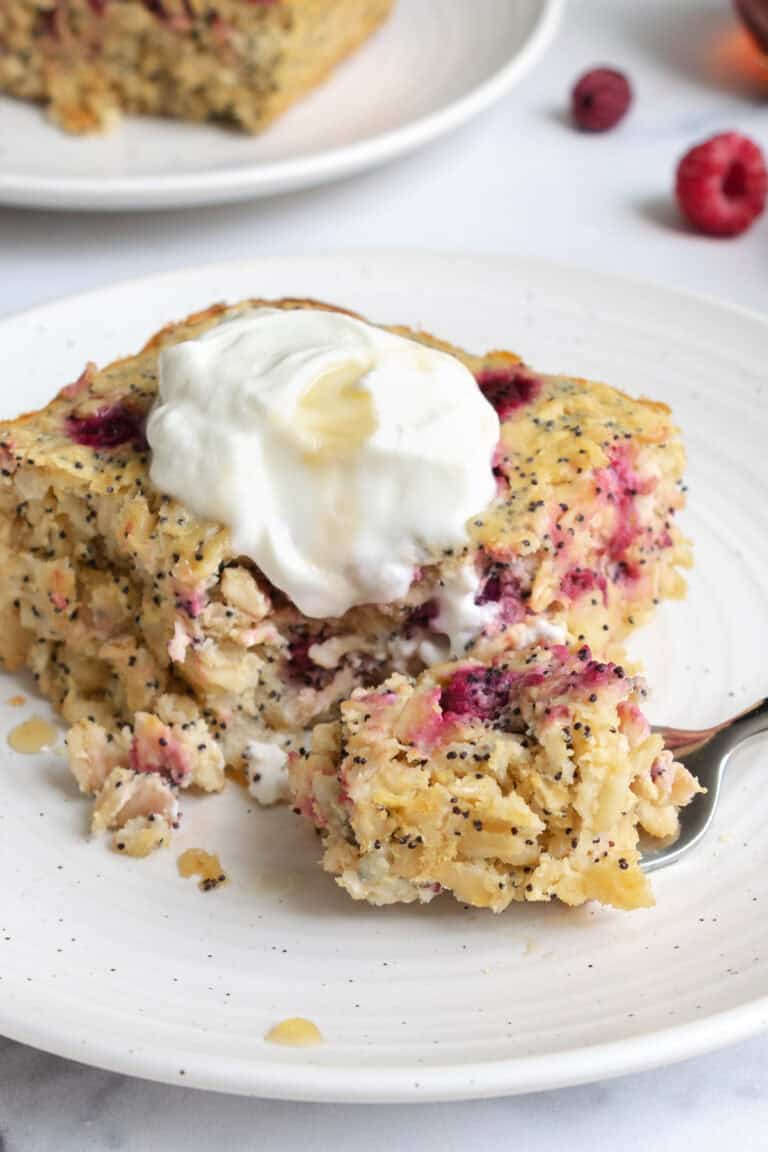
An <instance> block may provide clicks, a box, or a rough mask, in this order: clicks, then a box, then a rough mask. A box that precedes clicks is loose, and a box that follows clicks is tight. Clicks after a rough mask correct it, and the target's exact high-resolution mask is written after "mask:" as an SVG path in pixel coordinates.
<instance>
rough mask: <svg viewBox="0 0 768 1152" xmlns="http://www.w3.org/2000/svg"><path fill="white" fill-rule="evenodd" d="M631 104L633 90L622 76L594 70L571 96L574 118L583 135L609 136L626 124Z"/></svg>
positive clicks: (582, 79)
mask: <svg viewBox="0 0 768 1152" xmlns="http://www.w3.org/2000/svg"><path fill="white" fill-rule="evenodd" d="M631 103H632V89H631V87H630V84H629V80H628V79H627V77H626V76H625V75H624V73H623V72H617V71H616V69H615V68H593V69H592V71H591V72H585V74H584V75H583V76H582V77H581V79H580V80H579V81H578V83H577V84H576V85H575V87H574V89H573V92H572V93H571V116H572V117H573V122H574V124H575V125H576V127H577V128H580V129H581V131H582V132H608V131H609V130H610V129H611V128H615V127H616V125H617V124H618V123H619V121H620V120H623V119H624V117H625V116H626V114H627V110H628V108H629V106H630V104H631Z"/></svg>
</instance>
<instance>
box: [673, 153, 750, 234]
mask: <svg viewBox="0 0 768 1152" xmlns="http://www.w3.org/2000/svg"><path fill="white" fill-rule="evenodd" d="M675 191H676V193H677V202H678V204H679V205H680V210H681V211H682V213H683V215H684V216H685V217H686V218H687V219H688V220H689V221H690V222H691V224H693V226H694V228H697V229H698V231H699V232H706V233H707V235H709V236H737V235H738V234H739V233H740V232H745V231H746V230H747V228H749V226H750V225H751V224H752V222H753V221H754V220H756V219H757V217H758V216H759V215H760V214H761V213H762V211H763V209H764V208H765V198H766V193H767V192H768V173H767V172H766V168H765V159H764V158H763V153H762V152H761V151H760V149H759V148H758V146H757V144H755V143H754V141H753V140H750V139H748V137H746V136H740V135H739V133H738V132H723V133H722V134H721V135H719V136H713V137H712V138H711V140H705V141H704V142H703V144H697V145H696V147H695V148H691V150H690V152H686V154H685V156H683V158H682V160H681V161H680V163H679V164H678V166H677V181H676V185H675Z"/></svg>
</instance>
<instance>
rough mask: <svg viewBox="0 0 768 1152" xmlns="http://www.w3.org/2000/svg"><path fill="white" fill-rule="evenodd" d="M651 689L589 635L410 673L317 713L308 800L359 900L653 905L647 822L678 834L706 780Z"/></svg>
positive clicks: (303, 770) (302, 781) (306, 765)
mask: <svg viewBox="0 0 768 1152" xmlns="http://www.w3.org/2000/svg"><path fill="white" fill-rule="evenodd" d="M644 695H645V689H644V686H643V682H642V680H640V679H638V678H635V677H631V676H628V675H627V674H626V672H625V670H624V668H623V667H621V666H620V665H617V664H613V663H610V662H601V661H597V660H595V659H593V657H592V654H591V653H590V651H589V649H588V648H587V647H586V645H585V646H582V647H581V648H578V649H576V650H573V649H569V648H567V647H565V646H563V645H554V646H550V647H547V646H536V647H532V648H524V649H520V650H518V651H507V652H504V653H501V654H499V655H498V656H497V657H496V658H495V659H494V660H493V661H491V662H490V663H482V664H481V663H477V662H474V661H472V662H470V661H462V662H459V663H451V664H444V665H441V666H438V667H435V668H433V669H431V670H429V671H427V672H424V673H423V674H422V675H421V677H419V678H418V679H417V680H416V681H414V680H412V679H407V678H405V677H403V676H399V675H395V676H392V677H391V678H390V679H389V680H387V681H386V682H385V683H384V684H383V685H382V686H381V687H380V688H378V689H375V690H373V691H367V690H365V689H358V690H357V691H356V692H355V693H353V695H352V698H351V699H350V700H348V701H346V702H345V703H344V704H342V706H341V718H340V720H337V721H334V722H333V723H330V724H321V725H318V726H317V727H316V728H315V731H314V734H313V740H312V751H311V753H310V754H308V755H307V756H303V757H297V758H294V760H293V762H292V766H291V786H292V790H293V800H294V804H295V806H296V811H297V812H299V813H302V814H303V815H304V816H306V817H307V818H308V820H309V821H310V823H311V824H312V825H313V826H314V827H315V828H316V829H317V830H318V831H319V832H320V834H321V836H322V843H323V865H324V867H325V869H326V871H328V872H330V873H332V874H333V875H334V876H335V877H336V878H337V881H338V883H339V884H340V885H341V886H342V887H343V888H345V889H346V891H347V892H348V893H349V894H350V895H351V896H352V897H354V898H355V899H357V900H367V901H369V902H370V903H372V904H392V903H396V902H400V901H404V902H411V901H414V900H420V901H422V902H426V901H429V900H431V899H432V898H433V897H434V896H435V895H436V894H437V893H440V892H443V891H448V892H452V893H453V895H454V896H455V897H456V898H457V899H458V900H461V901H464V902H466V903H468V904H473V905H476V906H478V907H481V908H492V909H493V910H494V911H496V912H499V911H501V910H502V909H503V908H506V907H507V905H508V904H510V903H511V902H512V901H523V900H549V899H552V898H554V897H557V898H558V899H560V900H562V901H564V902H565V903H566V904H581V903H583V902H584V901H585V900H599V901H602V902H603V903H605V904H612V905H614V906H616V907H618V908H638V907H644V906H647V905H649V904H651V903H652V902H653V898H652V895H651V891H650V887H649V885H648V882H647V880H646V878H645V876H644V874H643V872H642V871H641V870H640V868H639V853H638V834H639V833H640V832H641V831H642V832H645V833H646V834H649V835H651V836H654V837H665V838H666V837H670V836H674V835H675V833H676V831H677V820H678V817H677V809H678V808H679V807H680V806H681V805H684V804H687V803H688V801H689V800H690V799H691V798H692V797H693V796H694V794H695V793H696V792H697V791H698V786H697V784H696V781H695V780H694V779H693V777H692V776H691V775H690V773H689V772H688V771H687V770H686V768H684V767H683V765H682V764H678V763H675V761H674V759H673V757H672V754H671V752H668V751H665V750H664V748H663V742H662V739H661V737H660V736H657V735H654V734H652V733H651V730H650V728H649V726H648V724H647V722H646V720H645V719H644V717H643V714H642V712H641V710H640V705H641V702H642V698H643V696H644Z"/></svg>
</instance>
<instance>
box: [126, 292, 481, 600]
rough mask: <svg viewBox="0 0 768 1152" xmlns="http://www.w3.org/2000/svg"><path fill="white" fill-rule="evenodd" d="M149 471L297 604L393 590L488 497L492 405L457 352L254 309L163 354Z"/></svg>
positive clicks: (333, 319) (311, 313)
mask: <svg viewBox="0 0 768 1152" xmlns="http://www.w3.org/2000/svg"><path fill="white" fill-rule="evenodd" d="M159 373H160V386H159V396H158V401H157V403H156V405H155V407H154V409H153V411H152V413H151V415H150V418H149V423H148V428H147V435H148V439H149V443H150V447H151V449H152V462H151V472H150V475H151V479H152V482H153V484H154V485H155V486H156V487H157V488H158V489H159V490H160V491H162V492H165V493H168V494H169V495H171V496H174V497H175V498H176V499H177V500H179V501H180V502H181V503H183V504H184V505H185V506H186V507H187V508H189V509H190V510H191V511H192V512H194V513H195V514H196V515H198V516H201V517H203V518H206V519H210V520H213V521H217V522H218V523H221V524H224V525H226V526H227V527H228V528H229V530H230V532H231V536H232V545H233V548H234V550H235V551H236V552H238V553H240V554H242V555H245V556H248V557H250V558H251V559H252V560H253V561H254V562H255V563H256V564H257V565H258V567H259V568H260V569H261V571H262V572H264V574H265V575H266V576H267V577H268V578H269V580H271V582H272V583H273V584H274V585H276V587H278V588H280V589H281V590H282V591H283V592H284V593H285V594H286V595H287V596H288V597H290V599H291V600H292V601H293V602H294V603H295V604H296V606H297V607H298V608H299V609H300V610H301V611H302V612H303V613H304V614H305V615H307V616H312V617H328V616H341V615H343V614H344V613H345V612H346V611H347V610H348V609H349V608H351V607H353V606H354V605H357V604H370V603H388V602H391V601H392V600H397V599H400V598H401V597H403V596H404V595H405V594H406V592H407V591H408V588H409V586H410V584H411V581H412V578H413V573H414V569H415V567H416V566H418V565H420V564H425V563H429V562H434V560H435V559H437V558H438V557H439V554H440V552H441V551H442V550H443V549H447V548H453V549H458V548H461V547H463V546H464V545H465V544H466V542H467V530H466V524H467V521H468V520H469V519H470V518H471V517H472V516H473V515H476V514H477V513H478V512H479V511H481V510H483V509H484V508H485V507H486V506H487V505H488V504H490V503H491V501H492V500H493V498H494V495H495V482H494V479H493V474H492V470H491V461H492V456H493V451H494V448H495V447H496V444H497V442H498V439H499V421H498V417H497V415H496V413H495V411H494V410H493V408H492V407H491V405H490V404H489V403H488V401H487V400H486V399H485V398H484V397H483V395H482V393H481V392H480V389H479V388H478V386H477V383H476V381H475V379H474V377H473V376H472V374H471V372H469V370H468V369H467V368H466V367H465V366H464V365H463V364H461V362H460V361H459V360H457V359H456V358H455V357H453V356H450V355H448V354H447V353H445V352H439V351H437V350H436V349H433V348H428V347H425V346H424V345H422V344H418V343H417V342H416V341H413V340H407V339H405V338H404V337H402V336H396V335H394V334H393V333H390V332H386V331H384V330H383V329H381V328H376V327H374V326H372V325H369V324H365V323H364V322H363V321H360V320H357V319H355V318H353V317H351V316H346V315H344V314H341V313H336V312H327V311H322V310H319V309H294V310H290V311H284V310H281V309H275V308H258V309H253V310H251V311H247V312H242V313H239V314H237V315H236V316H234V317H232V318H231V319H228V320H225V321H223V322H222V323H221V324H219V325H217V326H216V327H214V328H211V329H209V330H208V331H207V332H205V333H204V334H203V335H202V336H201V337H200V338H199V339H197V340H189V341H185V342H183V343H181V344H176V345H173V346H171V347H168V348H164V349H163V350H162V351H161V353H160V362H159Z"/></svg>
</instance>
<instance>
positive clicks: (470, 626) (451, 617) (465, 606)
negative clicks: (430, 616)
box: [431, 560, 498, 656]
mask: <svg viewBox="0 0 768 1152" xmlns="http://www.w3.org/2000/svg"><path fill="white" fill-rule="evenodd" d="M480 584H481V581H480V578H479V577H478V575H477V572H476V571H475V566H474V564H473V563H472V562H471V561H469V560H468V561H467V562H466V563H464V564H462V565H460V567H458V568H457V569H456V570H455V571H454V572H452V573H451V574H450V575H449V576H446V577H445V579H444V580H442V581H441V585H440V591H439V593H438V595H437V608H438V611H437V616H435V618H434V620H433V621H432V622H431V627H432V628H433V629H434V630H435V632H442V633H443V634H444V635H445V636H447V637H448V641H449V643H450V654H451V656H463V655H464V652H465V651H466V648H467V645H468V644H469V643H470V642H471V641H472V640H475V639H476V638H477V636H478V635H479V634H480V632H482V630H483V628H486V627H487V626H488V625H489V624H490V623H491V622H492V621H493V619H494V617H495V616H496V614H497V612H498V605H497V604H477V603H476V602H475V601H476V598H477V594H478V592H479V591H480Z"/></svg>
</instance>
